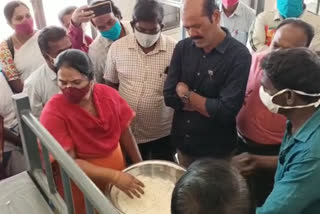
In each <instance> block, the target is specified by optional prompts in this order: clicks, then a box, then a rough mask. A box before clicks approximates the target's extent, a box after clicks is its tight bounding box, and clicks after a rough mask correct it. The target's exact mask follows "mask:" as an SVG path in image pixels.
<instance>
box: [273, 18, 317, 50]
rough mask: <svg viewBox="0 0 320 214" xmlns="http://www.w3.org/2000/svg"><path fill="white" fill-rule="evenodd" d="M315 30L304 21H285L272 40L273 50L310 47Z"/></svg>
mask: <svg viewBox="0 0 320 214" xmlns="http://www.w3.org/2000/svg"><path fill="white" fill-rule="evenodd" d="M313 37H314V29H313V27H312V26H311V25H309V24H307V23H306V22H304V21H301V20H296V19H291V20H289V19H288V20H285V21H283V22H282V23H281V24H280V25H279V27H278V28H277V31H276V34H275V36H274V38H273V40H272V45H271V48H272V49H278V48H282V49H286V48H296V47H309V45H310V43H311V40H312V39H313Z"/></svg>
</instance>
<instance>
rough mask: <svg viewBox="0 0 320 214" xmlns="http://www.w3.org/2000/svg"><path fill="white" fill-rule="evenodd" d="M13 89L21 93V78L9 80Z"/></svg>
mask: <svg viewBox="0 0 320 214" xmlns="http://www.w3.org/2000/svg"><path fill="white" fill-rule="evenodd" d="M8 83H9V85H10V87H11V89H12V91H13V92H14V93H21V92H22V90H23V82H22V80H21V79H16V80H10V81H8Z"/></svg>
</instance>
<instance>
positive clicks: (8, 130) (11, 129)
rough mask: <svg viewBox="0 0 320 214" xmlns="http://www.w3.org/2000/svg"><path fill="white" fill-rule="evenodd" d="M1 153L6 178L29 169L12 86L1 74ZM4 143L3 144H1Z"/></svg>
mask: <svg viewBox="0 0 320 214" xmlns="http://www.w3.org/2000/svg"><path fill="white" fill-rule="evenodd" d="M0 88H1V90H0V97H1V102H0V145H1V148H0V151H1V150H2V149H3V151H1V152H2V153H1V154H3V156H2V166H3V168H4V170H5V174H6V176H12V175H16V174H18V173H20V172H22V171H25V170H26V169H27V165H26V160H25V157H24V155H23V151H22V146H21V140H20V135H19V130H18V121H17V118H16V114H15V111H14V107H13V101H12V98H11V96H12V95H13V93H12V91H11V89H10V86H9V84H8V82H7V80H6V78H5V77H4V75H3V74H2V73H1V72H0ZM1 141H2V142H1Z"/></svg>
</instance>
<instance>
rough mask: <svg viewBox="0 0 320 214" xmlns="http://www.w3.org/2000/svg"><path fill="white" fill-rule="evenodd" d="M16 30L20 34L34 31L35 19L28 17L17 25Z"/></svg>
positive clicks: (28, 33)
mask: <svg viewBox="0 0 320 214" xmlns="http://www.w3.org/2000/svg"><path fill="white" fill-rule="evenodd" d="M15 31H16V33H17V34H20V35H30V34H32V33H33V19H26V20H24V21H23V22H22V23H21V24H17V25H16V26H15Z"/></svg>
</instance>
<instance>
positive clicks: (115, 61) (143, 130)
mask: <svg viewBox="0 0 320 214" xmlns="http://www.w3.org/2000/svg"><path fill="white" fill-rule="evenodd" d="M163 17H164V11H163V8H162V6H161V5H160V4H159V3H158V2H157V1H155V0H139V1H138V3H137V4H136V6H135V8H134V13H133V21H132V22H131V25H132V28H133V31H134V35H132V34H131V35H128V36H126V37H124V38H122V39H120V40H118V41H116V42H115V43H113V44H112V45H111V47H110V50H109V54H108V58H107V69H106V72H105V76H104V78H105V80H106V83H107V84H108V85H110V86H112V87H114V88H119V93H120V95H121V96H122V97H123V98H124V99H125V100H126V101H127V102H128V104H129V105H130V107H131V108H133V109H134V111H135V112H136V118H135V119H134V120H133V122H132V125H131V128H132V131H133V134H134V136H135V138H136V141H137V143H138V144H139V149H140V152H141V155H142V157H143V159H162V160H171V161H172V160H173V158H172V157H173V156H172V154H173V147H172V146H171V142H170V130H171V124H172V117H173V110H172V109H170V108H169V107H167V106H166V105H165V103H164V97H163V86H164V82H165V80H166V77H167V70H168V66H169V64H170V61H171V57H172V53H173V50H174V47H175V44H176V42H175V41H173V40H172V39H170V38H168V37H167V36H165V35H163V34H161V30H162V28H163V24H162V21H163Z"/></svg>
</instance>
